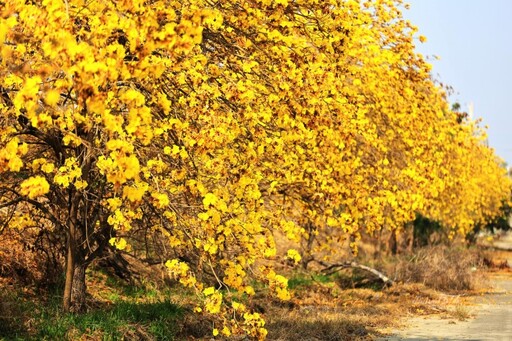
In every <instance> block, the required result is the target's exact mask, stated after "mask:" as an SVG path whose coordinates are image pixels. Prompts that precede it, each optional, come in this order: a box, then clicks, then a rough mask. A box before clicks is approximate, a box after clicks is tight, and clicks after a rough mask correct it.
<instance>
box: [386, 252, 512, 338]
mask: <svg viewBox="0 0 512 341" xmlns="http://www.w3.org/2000/svg"><path fill="white" fill-rule="evenodd" d="M511 245H512V243H511ZM510 254H511V255H512V253H510ZM508 264H509V265H512V258H511V259H508ZM491 283H492V285H493V287H494V290H493V292H492V293H489V294H486V295H484V296H482V297H479V298H475V300H474V303H475V304H474V305H472V306H470V307H468V308H467V309H468V311H469V313H470V314H471V315H474V316H475V317H474V318H470V319H468V320H466V321H456V322H454V321H453V320H447V319H441V318H436V317H426V318H424V317H415V318H412V319H408V320H407V325H408V327H407V328H406V329H404V330H399V331H395V332H394V334H393V335H392V336H389V337H386V338H382V339H380V340H382V341H384V340H386V341H426V340H444V341H455V340H473V341H477V340H493V341H497V340H507V341H512V273H504V274H501V275H499V276H493V277H492V278H491Z"/></svg>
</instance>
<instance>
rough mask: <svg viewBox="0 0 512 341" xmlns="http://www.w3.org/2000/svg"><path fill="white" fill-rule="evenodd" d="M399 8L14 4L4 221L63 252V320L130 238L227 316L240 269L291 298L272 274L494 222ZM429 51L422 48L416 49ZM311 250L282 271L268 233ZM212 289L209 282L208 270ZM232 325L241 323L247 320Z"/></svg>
mask: <svg viewBox="0 0 512 341" xmlns="http://www.w3.org/2000/svg"><path fill="white" fill-rule="evenodd" d="M399 9H400V1H390V0H388V1H383V0H382V1H353V0H346V1H344V0H343V1H342V0H329V1H314V0H294V1H291V0H238V1H232V0H219V1H215V2H211V1H205V0H185V1H173V0H152V1H139V0H137V1H113V0H108V1H98V2H90V3H84V2H83V1H78V0H67V1H62V0H60V1H59V0H43V1H33V2H31V3H27V4H25V3H21V2H20V1H16V0H7V1H5V6H4V7H3V8H2V9H0V48H1V51H0V52H1V53H0V61H1V66H0V92H1V96H2V98H1V102H0V123H1V125H0V175H1V178H0V207H2V208H3V210H2V211H1V213H0V214H1V216H0V217H1V219H2V221H3V222H5V225H6V226H10V227H18V228H24V227H25V226H27V225H30V224H32V225H34V224H37V226H38V227H39V228H47V229H52V230H53V231H54V232H55V233H59V234H61V235H63V236H65V237H66V240H67V253H66V254H67V264H66V285H65V292H64V302H63V304H64V308H65V309H67V310H77V311H78V310H81V309H83V305H84V297H85V289H86V288H85V269H86V267H87V266H88V265H89V264H90V262H92V261H93V260H94V259H95V257H97V256H98V255H100V254H101V252H102V250H103V249H104V248H105V247H106V246H108V245H109V244H111V245H113V246H115V247H117V248H119V249H129V248H130V247H132V246H131V245H130V243H129V241H130V238H129V237H130V234H131V232H132V231H133V230H134V228H137V229H139V228H144V229H146V230H147V231H148V232H149V233H154V234H155V235H156V234H158V235H161V236H164V237H165V240H166V243H168V245H169V246H170V248H171V249H172V251H173V254H174V257H173V259H169V260H168V261H167V263H166V265H167V267H168V269H169V271H170V272H171V274H172V275H173V276H175V277H176V279H178V280H179V281H180V282H181V283H182V284H184V285H186V286H188V287H191V288H194V289H195V290H196V292H197V293H198V295H199V296H200V297H202V298H203V302H204V304H203V305H202V306H198V307H196V310H197V311H205V312H207V313H212V314H219V313H222V312H225V311H226V310H227V309H229V310H231V311H232V312H234V314H230V315H228V314H224V315H223V316H224V317H223V319H224V322H225V325H224V326H222V328H220V329H217V328H216V329H215V330H214V334H215V335H217V334H219V333H221V334H223V335H224V336H227V335H229V334H231V333H232V332H238V331H244V332H246V333H248V334H251V335H253V336H255V337H258V338H263V337H264V336H265V334H266V331H265V329H264V321H263V319H262V316H260V315H259V314H257V313H254V312H251V311H249V310H248V309H247V307H245V306H244V305H243V304H241V303H240V302H235V301H233V302H226V299H225V297H224V295H223V291H222V290H221V289H226V290H235V291H238V292H244V293H246V294H247V295H253V294H254V288H253V287H252V286H251V285H250V281H249V280H248V273H249V272H251V273H252V274H254V276H256V277H258V278H260V279H261V280H262V281H263V282H264V283H266V285H267V287H268V288H269V290H270V292H271V293H272V294H274V295H276V296H277V297H279V298H281V299H288V298H289V297H290V293H289V292H288V290H287V280H286V278H284V277H283V276H281V275H279V274H277V273H276V272H275V270H274V269H273V267H272V262H271V261H272V260H275V259H276V258H278V257H281V256H286V257H287V258H288V259H290V260H291V261H293V262H299V261H300V260H301V258H304V261H305V262H306V263H307V261H309V260H311V259H313V258H314V257H315V252H316V251H317V249H319V248H320V249H328V250H330V251H335V250H337V249H339V243H340V241H343V240H345V239H347V238H350V240H351V241H352V244H351V246H352V248H353V249H356V248H357V241H358V239H359V237H360V233H361V231H366V232H368V233H370V234H372V233H374V232H375V231H378V230H382V229H389V230H391V231H399V230H400V229H401V228H402V227H403V225H404V224H405V223H407V222H409V221H411V220H413V219H414V216H415V214H416V213H421V214H424V215H425V216H428V217H432V218H433V219H437V220H439V221H441V222H442V223H443V224H445V225H446V226H447V227H448V228H450V229H453V231H457V230H458V231H461V232H464V231H467V230H468V229H470V228H471V226H473V224H475V223H477V222H479V221H483V220H485V219H487V218H488V217H491V216H493V215H494V214H496V213H497V212H498V210H499V206H500V203H501V200H502V199H503V198H504V197H507V196H508V194H509V190H510V183H509V180H508V178H507V177H506V176H505V174H504V172H503V171H502V170H501V169H500V168H499V167H498V166H497V164H498V162H497V160H496V158H495V156H494V154H493V152H492V151H491V150H490V149H489V148H487V147H485V146H484V145H483V144H482V143H481V141H480V137H479V133H478V132H477V129H476V128H475V126H474V125H473V123H471V122H465V123H463V124H459V122H458V121H457V116H456V114H455V113H453V112H451V111H450V110H449V109H448V108H447V105H446V98H445V95H444V93H443V91H442V90H441V89H440V88H439V87H438V86H437V85H436V84H435V83H434V82H433V81H432V80H431V77H430V75H429V71H430V66H429V65H428V64H426V63H425V61H424V60H423V58H422V57H421V56H420V55H418V54H417V53H416V52H415V50H414V43H415V38H414V37H415V36H414V34H415V28H414V27H413V26H412V25H411V24H410V23H408V22H406V21H404V20H403V19H402V18H401V14H400V10H399ZM419 39H420V40H423V39H424V38H423V37H420V38H419ZM276 234H281V235H283V236H286V237H287V238H288V239H290V240H292V241H295V242H297V243H302V245H305V247H304V248H303V249H302V250H300V251H301V252H299V251H298V250H294V249H291V250H287V252H286V255H277V247H276V242H275V239H274V236H275V235H276ZM205 273H207V274H210V277H211V278H214V281H213V284H212V281H211V280H210V279H211V278H210V279H208V280H207V279H206V277H203V274H205ZM230 316H235V317H236V316H238V317H239V319H236V318H231V317H230Z"/></svg>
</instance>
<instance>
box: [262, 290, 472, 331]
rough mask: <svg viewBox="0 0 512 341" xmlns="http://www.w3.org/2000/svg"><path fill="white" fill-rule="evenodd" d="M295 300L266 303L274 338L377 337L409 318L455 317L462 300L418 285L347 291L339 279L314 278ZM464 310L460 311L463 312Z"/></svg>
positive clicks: (298, 292)
mask: <svg viewBox="0 0 512 341" xmlns="http://www.w3.org/2000/svg"><path fill="white" fill-rule="evenodd" d="M292 302H293V304H288V305H283V304H277V303H275V302H274V303H272V302H269V303H267V307H268V309H267V311H266V317H267V320H268V325H267V328H268V330H269V335H268V336H269V339H270V340H373V339H375V338H376V337H379V336H382V335H383V334H382V332H381V331H382V330H384V329H386V328H389V327H393V326H394V327H396V326H398V325H399V324H400V321H401V319H402V318H403V317H405V316H410V315H429V314H438V315H441V316H443V317H446V318H456V319H459V317H458V316H454V312H455V311H458V310H457V309H455V308H454V307H457V306H460V307H462V306H463V299H462V298H459V297H453V296H448V295H442V294H439V293H438V292H436V291H434V290H432V289H429V288H426V287H425V286H424V285H420V284H398V285H396V286H393V287H392V288H389V289H384V290H381V291H374V290H372V289H362V288H360V289H345V290H343V289H342V288H341V287H340V286H339V285H338V284H337V281H333V282H327V283H319V282H313V283H312V284H310V285H308V286H307V287H301V288H300V289H299V290H296V291H295V296H294V298H293V299H292ZM460 311H462V310H460Z"/></svg>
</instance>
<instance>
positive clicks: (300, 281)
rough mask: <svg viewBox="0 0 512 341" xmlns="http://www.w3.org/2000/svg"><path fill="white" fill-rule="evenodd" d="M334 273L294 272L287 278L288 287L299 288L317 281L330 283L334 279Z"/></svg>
mask: <svg viewBox="0 0 512 341" xmlns="http://www.w3.org/2000/svg"><path fill="white" fill-rule="evenodd" d="M336 276H337V275H336V274H334V275H323V274H318V275H310V274H301V273H298V274H295V275H294V276H292V277H291V278H290V279H289V280H288V288H290V289H299V288H301V287H309V286H312V285H313V284H314V283H315V282H318V283H322V284H325V283H330V282H334V281H335V280H336Z"/></svg>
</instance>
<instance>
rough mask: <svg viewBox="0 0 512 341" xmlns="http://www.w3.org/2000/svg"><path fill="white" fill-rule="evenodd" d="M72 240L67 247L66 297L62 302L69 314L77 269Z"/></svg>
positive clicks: (69, 240)
mask: <svg viewBox="0 0 512 341" xmlns="http://www.w3.org/2000/svg"><path fill="white" fill-rule="evenodd" d="M71 239H72V238H70V237H68V246H67V250H66V252H67V257H66V282H65V284H64V297H63V302H62V307H63V309H64V311H65V312H69V311H70V309H71V291H72V288H73V277H74V273H75V271H74V269H75V261H74V257H73V246H72V245H71V244H72V240H71Z"/></svg>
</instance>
